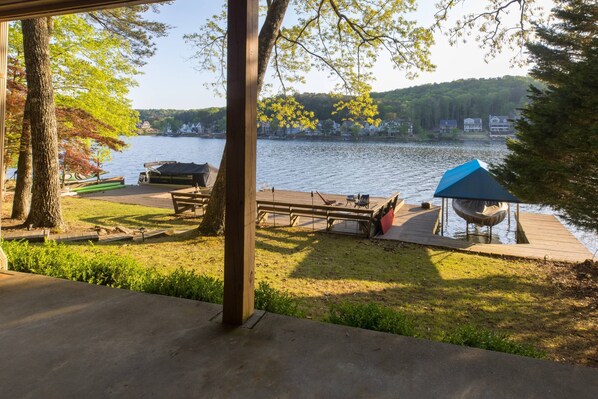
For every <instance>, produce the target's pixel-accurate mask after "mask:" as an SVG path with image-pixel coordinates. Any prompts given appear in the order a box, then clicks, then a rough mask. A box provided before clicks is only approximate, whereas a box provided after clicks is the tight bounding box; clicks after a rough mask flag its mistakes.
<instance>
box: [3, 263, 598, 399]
mask: <svg viewBox="0 0 598 399" xmlns="http://www.w3.org/2000/svg"><path fill="white" fill-rule="evenodd" d="M0 309H1V310H0V356H1V359H2V360H1V362H0V397H3V398H100V397H126V398H140V397H148V398H151V397H155V398H187V397H201V398H231V397H244V398H248V397H250V398H269V397H279V398H303V397H305V398H315V397H326V398H354V397H383V398H399V397H400V398H453V397H460V398H461V397H466V398H467V397H470V398H543V399H546V398H578V399H579V398H596V397H598V370H595V369H590V368H585V367H581V366H571V365H565V364H557V363H553V362H550V361H541V360H534V359H529V358H524V357H519V356H512V355H506V354H501V353H496V352H489V351H484V350H479V349H473V348H465V347H459V346H453V345H446V344H441V343H436V342H431V341H425V340H418V339H413V338H407V337H401V336H396V335H390V334H383V333H377V332H373V331H367V330H360V329H355V328H348V327H343V326H335V325H332V324H326V323H319V322H314V321H309V320H300V319H294V318H290V317H284V316H279V315H274V314H269V313H266V314H265V315H263V317H262V318H261V319H259V321H258V322H257V324H255V326H254V327H253V328H251V329H249V328H231V327H226V326H223V325H222V324H220V323H219V322H217V319H218V318H217V315H218V313H219V312H220V310H221V306H219V305H213V304H208V303H203V302H197V301H190V300H185V299H178V298H170V297H164V296H158V295H149V294H142V293H135V292H130V291H126V290H119V289H113V288H107V287H100V286H93V285H88V284H84V283H77V282H71V281H65V280H58V279H53V278H48V277H43V276H35V275H28V274H21V273H15V272H1V273H0Z"/></svg>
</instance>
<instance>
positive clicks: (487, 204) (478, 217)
mask: <svg viewBox="0 0 598 399" xmlns="http://www.w3.org/2000/svg"><path fill="white" fill-rule="evenodd" d="M453 209H454V210H455V213H456V214H457V215H459V216H460V217H462V218H463V219H465V220H466V221H467V222H468V223H475V224H477V225H480V226H495V225H497V224H499V223H500V222H502V221H503V220H504V219H505V217H506V216H507V209H508V204H507V203H506V202H498V201H479V200H466V199H453Z"/></svg>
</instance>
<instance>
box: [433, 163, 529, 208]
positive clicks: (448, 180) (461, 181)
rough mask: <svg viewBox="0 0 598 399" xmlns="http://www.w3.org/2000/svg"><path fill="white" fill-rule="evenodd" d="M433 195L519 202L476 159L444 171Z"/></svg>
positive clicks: (485, 165)
mask: <svg viewBox="0 0 598 399" xmlns="http://www.w3.org/2000/svg"><path fill="white" fill-rule="evenodd" d="M434 197H442V198H460V199H471V200H481V201H499V202H521V201H520V200H519V199H518V198H517V197H515V196H514V195H513V194H511V193H510V192H508V191H507V189H506V188H504V187H503V186H501V185H500V184H499V183H498V182H497V181H496V180H495V179H494V176H492V174H491V173H490V172H489V171H488V165H487V164H486V163H485V162H482V161H480V160H478V159H474V160H472V161H469V162H467V163H464V164H463V165H460V166H457V167H456V168H453V169H450V170H447V171H446V172H444V176H442V179H441V180H440V183H438V187H436V192H435V193H434Z"/></svg>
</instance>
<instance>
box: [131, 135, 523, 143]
mask: <svg viewBox="0 0 598 399" xmlns="http://www.w3.org/2000/svg"><path fill="white" fill-rule="evenodd" d="M138 136H149V137H172V138H177V137H197V138H201V139H218V140H223V139H225V138H226V137H225V135H224V134H185V133H182V134H178V135H164V134H147V133H146V134H138ZM513 137H514V136H506V137H496V138H489V137H457V138H440V137H437V138H424V137H410V138H407V137H380V136H377V137H376V136H372V137H367V136H363V137H350V136H305V135H300V136H288V137H286V136H257V139H258V140H272V141H312V142H354V143H423V144H429V143H468V142H471V143H504V142H506V140H507V139H509V138H513Z"/></svg>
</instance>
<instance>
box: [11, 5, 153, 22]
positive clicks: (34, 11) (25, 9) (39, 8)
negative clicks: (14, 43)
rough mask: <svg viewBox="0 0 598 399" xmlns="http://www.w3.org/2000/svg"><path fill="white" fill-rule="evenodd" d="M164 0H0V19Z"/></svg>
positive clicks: (70, 12) (14, 18) (74, 11)
mask: <svg viewBox="0 0 598 399" xmlns="http://www.w3.org/2000/svg"><path fill="white" fill-rule="evenodd" d="M162 1H164V0H88V1H86V0H21V1H18V0H0V21H11V20H20V19H27V18H35V17H43V16H49V15H59V14H73V13H78V12H85V11H94V10H99V9H104V8H116V7H124V6H132V5H138V4H145V3H159V2H162Z"/></svg>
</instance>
